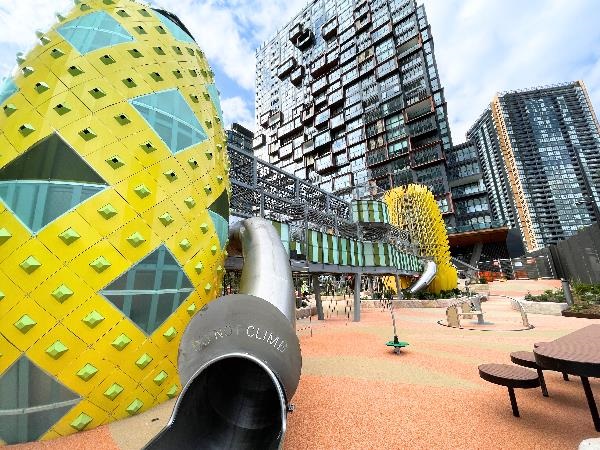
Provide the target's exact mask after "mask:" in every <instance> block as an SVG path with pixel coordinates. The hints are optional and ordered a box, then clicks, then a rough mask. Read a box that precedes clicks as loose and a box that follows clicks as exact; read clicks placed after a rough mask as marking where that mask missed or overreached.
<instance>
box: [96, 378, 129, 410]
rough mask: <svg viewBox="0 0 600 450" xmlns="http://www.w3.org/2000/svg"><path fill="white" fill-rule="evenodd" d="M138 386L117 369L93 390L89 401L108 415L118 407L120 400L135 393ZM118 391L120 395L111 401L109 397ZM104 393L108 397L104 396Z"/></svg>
mask: <svg viewBox="0 0 600 450" xmlns="http://www.w3.org/2000/svg"><path fill="white" fill-rule="evenodd" d="M138 384H139V383H138V382H137V381H135V380H134V379H133V378H131V377H130V376H129V375H126V374H125V373H123V372H122V371H120V370H119V369H114V370H113V371H111V372H110V373H109V375H108V377H106V379H105V380H104V381H103V382H102V383H100V384H99V385H98V386H97V387H96V388H95V389H94V392H93V397H91V400H92V401H93V402H94V404H96V405H98V406H100V407H101V408H102V409H103V410H104V411H108V412H109V413H110V412H112V411H113V410H114V409H115V408H117V407H118V406H119V403H120V402H121V399H122V398H124V397H126V396H129V395H132V393H133V392H135V390H136V389H137V386H138ZM115 385H118V386H115ZM111 388H112V390H111ZM119 391H120V393H118V394H117V396H116V397H114V398H113V399H112V400H111V395H114V393H115V392H119ZM105 392H106V393H107V394H108V395H104V393H105Z"/></svg>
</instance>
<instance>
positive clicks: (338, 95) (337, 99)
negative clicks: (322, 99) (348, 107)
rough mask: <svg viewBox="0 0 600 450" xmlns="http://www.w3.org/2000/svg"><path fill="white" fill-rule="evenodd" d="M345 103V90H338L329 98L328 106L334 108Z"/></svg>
mask: <svg viewBox="0 0 600 450" xmlns="http://www.w3.org/2000/svg"><path fill="white" fill-rule="evenodd" d="M343 101H344V90H343V89H341V88H340V89H338V90H337V91H335V92H333V93H331V94H330V95H329V96H328V97H327V104H328V105H329V106H330V107H332V106H335V105H338V104H340V103H342V102H343Z"/></svg>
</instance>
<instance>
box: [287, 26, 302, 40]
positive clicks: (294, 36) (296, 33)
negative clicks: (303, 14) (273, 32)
mask: <svg viewBox="0 0 600 450" xmlns="http://www.w3.org/2000/svg"><path fill="white" fill-rule="evenodd" d="M303 31H304V25H302V24H301V23H297V24H296V25H294V26H293V27H292V28H291V29H290V34H289V37H290V41H292V42H293V43H294V42H296V41H297V40H298V38H299V37H300V35H301V34H302V32H303Z"/></svg>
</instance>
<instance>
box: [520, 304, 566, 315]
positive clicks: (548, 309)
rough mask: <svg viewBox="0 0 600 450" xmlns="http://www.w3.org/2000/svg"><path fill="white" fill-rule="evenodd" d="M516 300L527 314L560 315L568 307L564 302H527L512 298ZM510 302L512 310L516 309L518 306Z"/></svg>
mask: <svg viewBox="0 0 600 450" xmlns="http://www.w3.org/2000/svg"><path fill="white" fill-rule="evenodd" d="M514 301H518V302H519V303H520V304H521V306H523V310H524V311H525V312H526V313H527V314H545V315H548V316H560V315H561V314H563V315H564V313H563V311H564V310H565V309H567V308H568V307H569V305H567V304H566V303H552V302H529V301H527V300H514ZM514 301H513V302H511V307H512V309H514V310H518V309H519V308H518V306H517V305H515V304H514Z"/></svg>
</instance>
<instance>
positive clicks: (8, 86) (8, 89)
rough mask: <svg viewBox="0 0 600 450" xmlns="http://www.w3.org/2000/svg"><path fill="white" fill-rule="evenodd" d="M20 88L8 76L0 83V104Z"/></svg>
mask: <svg viewBox="0 0 600 450" xmlns="http://www.w3.org/2000/svg"><path fill="white" fill-rule="evenodd" d="M18 90H19V88H18V87H17V85H16V84H15V83H14V82H13V81H12V80H11V79H10V78H6V79H5V80H4V81H3V82H2V85H0V105H1V104H2V103H4V102H5V101H6V100H8V98H9V97H10V96H11V95H13V94H14V93H15V92H17V91H18Z"/></svg>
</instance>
